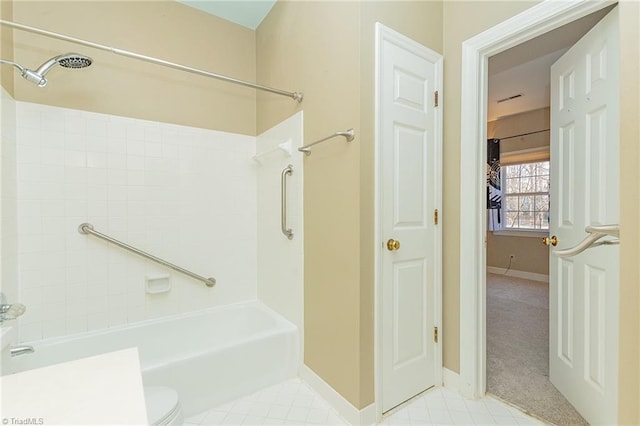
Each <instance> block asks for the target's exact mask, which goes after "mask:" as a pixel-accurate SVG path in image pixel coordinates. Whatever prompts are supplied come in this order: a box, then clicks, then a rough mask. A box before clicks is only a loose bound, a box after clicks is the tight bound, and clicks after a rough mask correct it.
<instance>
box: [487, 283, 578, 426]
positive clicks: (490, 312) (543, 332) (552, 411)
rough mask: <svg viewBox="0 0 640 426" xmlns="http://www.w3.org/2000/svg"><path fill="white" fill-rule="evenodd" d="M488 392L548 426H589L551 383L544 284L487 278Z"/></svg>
mask: <svg viewBox="0 0 640 426" xmlns="http://www.w3.org/2000/svg"><path fill="white" fill-rule="evenodd" d="M487 392H489V393H491V394H493V395H496V396H497V397H499V398H501V399H503V400H505V401H507V402H509V403H511V404H513V405H515V406H517V407H519V408H522V409H523V410H524V411H526V412H528V413H530V414H531V415H534V416H535V417H538V418H539V419H541V420H544V421H546V422H548V423H551V424H555V425H586V424H588V423H587V422H586V421H585V420H584V419H583V418H582V417H581V416H580V414H578V413H577V412H576V410H575V409H574V408H573V406H572V405H571V404H569V402H567V400H566V399H565V398H564V397H563V396H562V394H561V393H560V392H558V390H557V389H556V388H555V387H554V386H553V385H552V384H551V382H550V381H549V285H548V284H547V283H541V282H537V281H529V280H524V279H520V278H513V277H507V276H505V275H496V274H487Z"/></svg>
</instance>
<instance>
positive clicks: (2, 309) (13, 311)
mask: <svg viewBox="0 0 640 426" xmlns="http://www.w3.org/2000/svg"><path fill="white" fill-rule="evenodd" d="M26 309H27V308H26V307H25V306H24V305H21V304H20V303H13V304H11V303H7V298H6V297H5V295H4V293H0V324H2V323H3V322H5V321H7V320H14V319H16V318H18V317H19V316H20V315H22V314H24V311H26Z"/></svg>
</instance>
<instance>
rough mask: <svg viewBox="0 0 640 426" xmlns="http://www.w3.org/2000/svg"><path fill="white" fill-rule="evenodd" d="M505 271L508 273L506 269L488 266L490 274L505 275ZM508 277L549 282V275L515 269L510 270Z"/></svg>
mask: <svg viewBox="0 0 640 426" xmlns="http://www.w3.org/2000/svg"><path fill="white" fill-rule="evenodd" d="M505 271H506V269H505V268H496V267H495V266H487V272H490V273H492V274H498V275H505ZM506 275H507V276H509V277H516V278H524V279H526V280H533V281H541V282H544V283H548V282H549V275H545V274H536V273H534V272H526V271H515V270H513V269H509V271H508V272H507V273H506Z"/></svg>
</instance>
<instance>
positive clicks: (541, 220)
mask: <svg viewBox="0 0 640 426" xmlns="http://www.w3.org/2000/svg"><path fill="white" fill-rule="evenodd" d="M502 171H503V179H504V181H503V185H504V186H503V188H504V200H503V206H504V207H503V209H504V217H505V224H504V229H505V230H548V229H549V162H548V161H539V162H535V163H523V164H509V165H504V166H502Z"/></svg>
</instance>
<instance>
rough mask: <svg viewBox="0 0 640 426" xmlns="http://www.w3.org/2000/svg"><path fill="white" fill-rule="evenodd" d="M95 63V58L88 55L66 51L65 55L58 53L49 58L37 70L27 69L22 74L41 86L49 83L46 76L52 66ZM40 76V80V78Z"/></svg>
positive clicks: (70, 66)
mask: <svg viewBox="0 0 640 426" xmlns="http://www.w3.org/2000/svg"><path fill="white" fill-rule="evenodd" d="M92 63H93V59H91V58H90V57H88V56H84V55H80V54H78V53H66V54H64V55H58V56H56V57H53V58H51V59H49V60H48V61H47V62H45V63H44V64H42V65H40V66H39V67H38V69H37V70H35V71H31V70H26V69H25V71H26V72H25V71H23V72H22V76H23V77H24V78H26V79H27V80H29V81H31V82H32V83H36V84H37V85H38V86H40V87H44V86H46V85H47V79H46V78H44V76H45V74H47V73H48V72H49V71H50V70H51V68H53V67H54V66H56V65H60V66H61V67H64V68H73V69H79V68H86V67H88V66H89V65H91V64H92ZM38 78H39V80H38Z"/></svg>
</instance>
